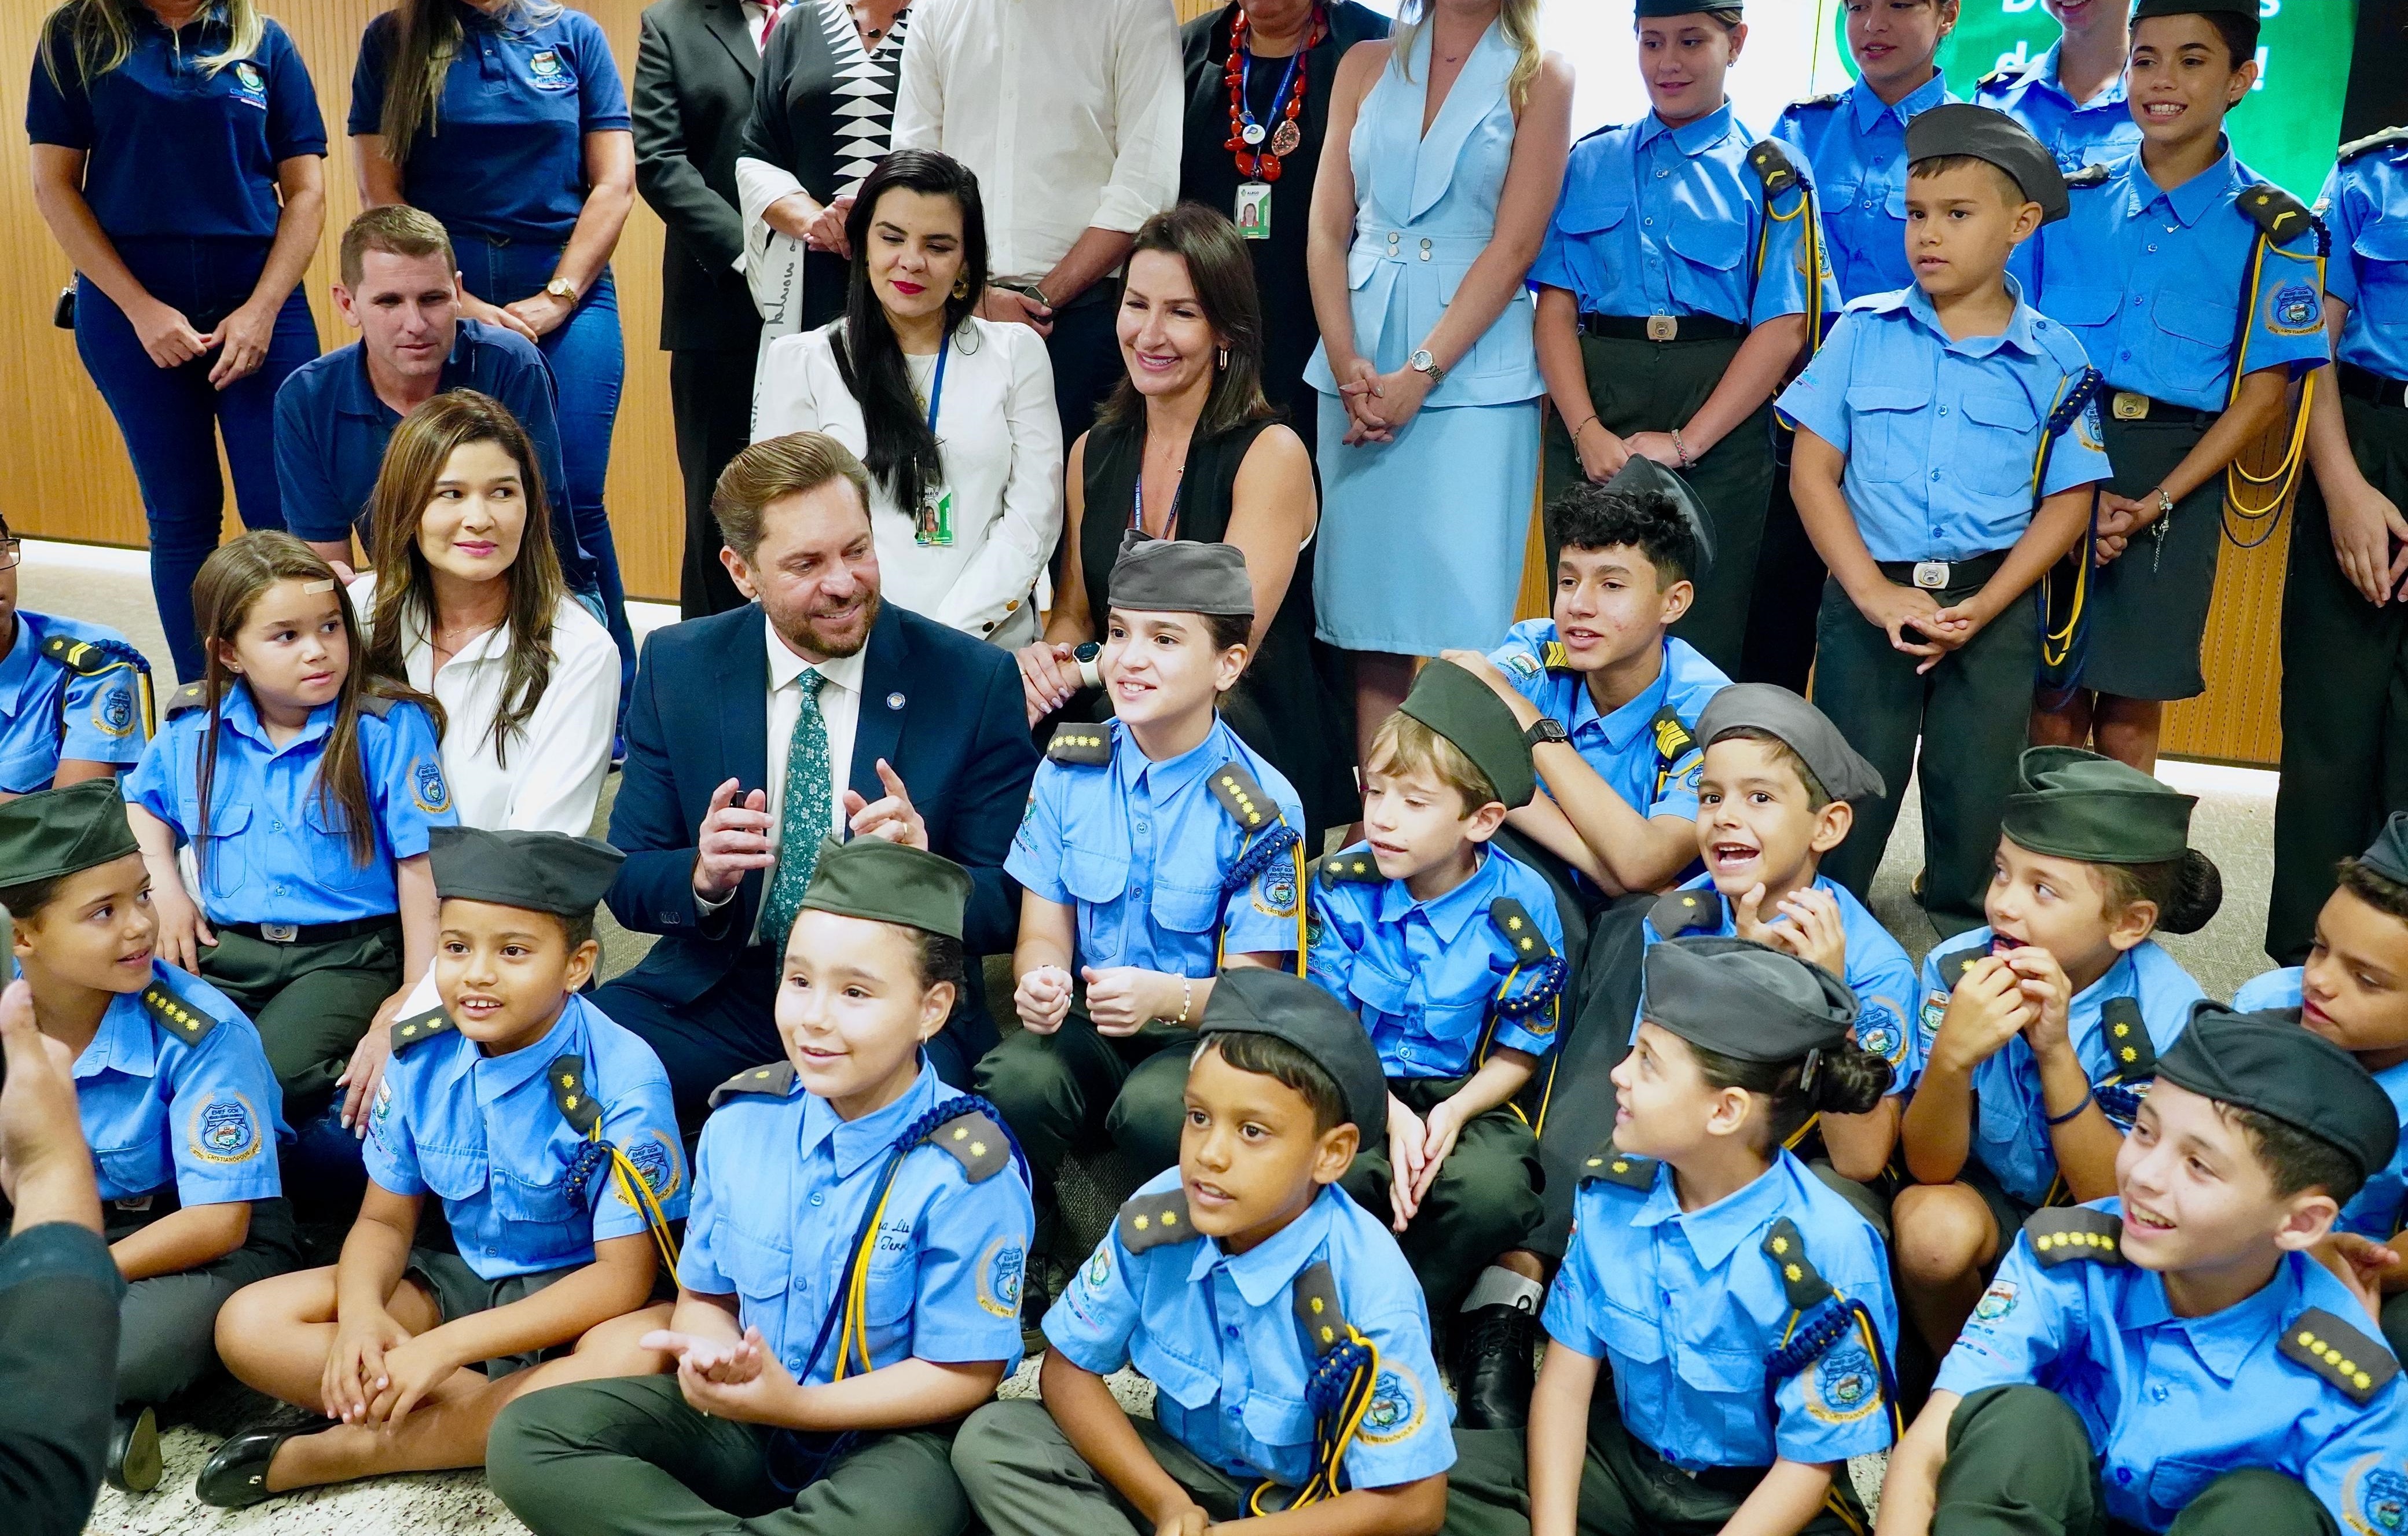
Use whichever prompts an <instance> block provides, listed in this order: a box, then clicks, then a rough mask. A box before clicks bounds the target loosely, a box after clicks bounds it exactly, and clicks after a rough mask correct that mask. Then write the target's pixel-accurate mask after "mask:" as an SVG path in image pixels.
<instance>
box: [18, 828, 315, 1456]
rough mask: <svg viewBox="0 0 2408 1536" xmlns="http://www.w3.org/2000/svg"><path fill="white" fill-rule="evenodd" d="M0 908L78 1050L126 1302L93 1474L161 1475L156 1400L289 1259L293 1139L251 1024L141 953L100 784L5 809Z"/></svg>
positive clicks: (293, 1249) (127, 847)
mask: <svg viewBox="0 0 2408 1536" xmlns="http://www.w3.org/2000/svg"><path fill="white" fill-rule="evenodd" d="M0 870H5V871H6V874H5V875H0V907H6V908H7V912H8V918H9V922H10V925H11V927H10V933H9V940H10V944H11V947H12V949H13V951H14V956H15V959H16V964H17V969H18V971H19V973H20V974H22V976H23V977H24V979H25V981H26V982H27V983H29V984H30V986H31V989H32V992H33V1005H34V1013H35V1018H36V1023H37V1024H38V1025H39V1026H40V1027H41V1030H42V1033H44V1034H45V1035H48V1036H49V1037H50V1038H51V1039H52V1040H55V1041H58V1042H59V1043H60V1044H62V1045H64V1046H65V1047H66V1048H67V1049H68V1050H70V1051H72V1052H74V1053H75V1057H76V1059H75V1088H76V1107H77V1110H78V1112H79V1116H80V1118H81V1121H82V1124H83V1136H84V1141H86V1142H87V1143H89V1144H90V1146H91V1147H92V1155H93V1169H94V1171H95V1172H96V1174H97V1175H98V1182H99V1186H100V1199H101V1207H102V1217H103V1222H104V1227H105V1235H106V1236H107V1237H108V1244H109V1253H110V1256H111V1257H112V1258H114V1259H115V1260H116V1263H117V1268H118V1270H119V1272H120V1273H122V1275H123V1276H124V1277H125V1279H126V1280H127V1281H128V1282H130V1284H129V1285H127V1286H126V1289H125V1298H124V1300H123V1301H122V1303H121V1304H120V1307H119V1316H120V1328H119V1333H118V1347H117V1390H116V1399H115V1400H116V1402H117V1404H118V1408H117V1419H116V1425H115V1428H114V1430H113V1432H112V1433H111V1435H110V1436H109V1441H108V1456H107V1459H106V1461H105V1462H104V1464H103V1470H104V1472H105V1474H106V1475H107V1477H108V1481H109V1482H111V1483H112V1484H114V1485H116V1486H118V1487H121V1488H124V1489H128V1490H130V1491H133V1492H148V1491H149V1490H150V1489H151V1488H153V1487H156V1486H158V1483H159V1477H160V1473H161V1471H162V1467H161V1462H160V1458H159V1431H158V1421H157V1418H156V1416H155V1414H154V1412H153V1405H154V1404H157V1403H161V1402H165V1401H166V1400H168V1399H169V1398H171V1397H173V1396H175V1395H176V1394H177V1393H179V1392H180V1391H182V1390H183V1389H184V1388H186V1387H188V1386H191V1385H193V1383H195V1382H197V1381H199V1380H200V1379H201V1377H202V1376H203V1375H204V1374H205V1373H207V1372H208V1371H210V1370H212V1369H213V1368H214V1367H215V1366H216V1364H217V1353H216V1350H215V1348H214V1347H213V1345H212V1342H211V1332H212V1330H213V1329H214V1328H215V1327H216V1325H217V1315H218V1308H219V1307H221V1306H222V1305H223V1304H224V1302H225V1300H226V1299H227V1298H228V1297H230V1296H232V1295H234V1294H235V1292H236V1291H237V1290H239V1289H240V1288H241V1287H243V1286H244V1285H249V1284H251V1282H252V1281H255V1280H261V1279H265V1277H267V1276H269V1275H273V1274H279V1273H281V1272H283V1271H284V1270H289V1269H291V1268H292V1267H293V1266H294V1264H296V1263H298V1262H299V1261H300V1252H299V1248H298V1246H297V1244H296V1242H295V1240H294V1229H293V1216H292V1212H291V1209H290V1208H289V1207H288V1206H287V1205H286V1204H285V1202H284V1199H283V1184H282V1181H281V1179H280V1177H279V1171H278V1168H277V1149H278V1144H279V1142H281V1141H289V1140H291V1138H292V1133H291V1132H290V1131H289V1130H287V1129H286V1128H285V1127H284V1121H283V1109H282V1104H283V1101H282V1097H281V1096H280V1095H279V1093H278V1092H277V1088H276V1078H275V1075H274V1074H273V1073H271V1072H270V1071H269V1070H268V1069H267V1058H266V1056H265V1055H264V1054H262V1052H261V1051H260V1048H259V1035H258V1033H257V1032H256V1031H255V1030H253V1029H252V1028H251V1021H250V1020H248V1019H246V1018H244V1017H243V1016H242V1013H241V1012H240V1011H239V1010H238V1009H236V1007H235V1006H234V1004H233V1003H232V1002H230V1001H228V1000H227V999H226V998H225V996H224V995H223V994H222V993H221V992H219V991H218V990H217V989H216V988H215V987H213V986H211V985H209V984H208V983H207V982H204V981H201V980H199V979H198V978H196V977H194V976H192V975H190V974H187V973H186V972H184V971H181V970H178V969H176V968H175V967H173V966H170V965H168V964H167V963H165V961H163V960H161V959H159V958H158V957H157V956H156V955H154V954H153V953H152V949H151V944H152V940H153V939H154V938H155V937H156V936H157V933H158V922H157V919H156V918H155V917H154V916H153V915H152V913H151V911H150V900H149V898H148V895H147V891H148V887H149V885H150V877H149V876H148V875H147V874H145V873H144V871H143V867H142V855H141V850H140V849H139V848H138V847H136V844H135V841H134V833H133V830H132V828H130V827H129V826H127V825H126V823H125V802H124V801H123V800H122V799H120V798H119V797H118V794H117V786H116V785H115V784H113V783H110V782H107V781H103V780H94V781H92V782H86V783H81V784H76V785H72V786H70V787H68V788H65V789H56V790H46V791H43V792H40V793H37V794H33V795H27V796H23V797H20V798H16V799H12V800H9V801H7V802H6V803H5V804H0Z"/></svg>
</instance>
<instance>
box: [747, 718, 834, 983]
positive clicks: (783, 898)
mask: <svg viewBox="0 0 2408 1536" xmlns="http://www.w3.org/2000/svg"><path fill="white" fill-rule="evenodd" d="M795 681H796V687H797V688H799V689H800V690H801V691H802V696H803V707H802V709H801V711H799V712H798V713H796V716H795V734H794V735H792V736H790V737H788V738H787V739H786V799H785V803H784V804H783V805H782V806H781V807H780V808H779V811H778V868H777V871H776V873H775V875H774V876H773V877H772V878H771V880H770V882H769V896H768V899H767V902H766V903H764V905H763V907H762V910H761V942H763V943H765V944H769V945H774V946H775V947H776V948H778V949H780V950H783V949H784V948H785V947H786V935H787V934H788V933H789V932H791V931H792V930H793V928H794V926H795V914H796V912H801V911H802V910H803V892H804V891H806V890H808V889H810V883H811V870H812V869H813V868H815V867H816V866H817V865H818V864H819V860H820V843H821V842H822V841H823V840H824V839H825V838H826V837H827V835H828V827H829V825H831V818H832V816H833V815H834V809H835V800H834V798H833V797H834V796H835V793H836V790H835V782H834V781H835V775H834V774H833V773H831V772H830V771H829V769H828V735H827V717H826V716H824V715H823V714H821V713H820V689H821V687H822V686H823V685H824V684H825V683H826V682H827V679H826V678H824V677H823V676H822V675H821V674H820V673H819V672H817V671H805V672H804V673H803V675H802V676H801V677H799V678H797V679H796V680H795Z"/></svg>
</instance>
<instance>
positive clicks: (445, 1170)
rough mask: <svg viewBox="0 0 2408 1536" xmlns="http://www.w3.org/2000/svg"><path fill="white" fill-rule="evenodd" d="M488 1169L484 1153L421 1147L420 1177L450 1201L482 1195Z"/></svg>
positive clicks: (430, 1187) (419, 1154) (419, 1156)
mask: <svg viewBox="0 0 2408 1536" xmlns="http://www.w3.org/2000/svg"><path fill="white" fill-rule="evenodd" d="M488 1171H489V1165H488V1164H487V1163H486V1161H485V1155H484V1154H483V1153H481V1152H453V1151H452V1150H450V1149H448V1148H444V1147H430V1146H421V1147H420V1148H419V1149H418V1176H419V1177H420V1178H421V1179H423V1180H424V1181H425V1184H426V1187H427V1188H429V1189H431V1190H433V1191H435V1193H437V1195H440V1196H442V1197H443V1198H444V1199H447V1200H465V1199H474V1198H475V1197H476V1196H478V1195H480V1194H482V1193H483V1192H484V1189H485V1181H486V1179H487V1177H488ZM505 1214H507V1213H505Z"/></svg>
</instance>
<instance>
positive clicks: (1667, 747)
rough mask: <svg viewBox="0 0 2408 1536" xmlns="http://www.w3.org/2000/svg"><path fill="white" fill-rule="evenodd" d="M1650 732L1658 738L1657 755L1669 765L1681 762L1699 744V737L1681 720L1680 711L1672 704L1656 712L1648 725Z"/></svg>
mask: <svg viewBox="0 0 2408 1536" xmlns="http://www.w3.org/2000/svg"><path fill="white" fill-rule="evenodd" d="M1647 729H1648V731H1649V732H1650V733H1651V734H1652V735H1654V737H1655V738H1656V756H1657V757H1659V758H1661V759H1662V760H1663V761H1664V762H1665V763H1667V764H1672V763H1677V762H1679V761H1680V760H1681V759H1682V758H1684V757H1685V756H1687V755H1688V754H1690V752H1691V751H1693V750H1694V749H1695V748H1696V747H1697V744H1698V739H1697V737H1696V736H1695V735H1694V734H1693V733H1692V732H1691V731H1690V729H1689V727H1688V725H1687V724H1686V723H1684V721H1683V720H1682V719H1681V715H1680V711H1677V710H1675V709H1673V708H1672V706H1670V704H1667V705H1665V706H1664V707H1663V708H1662V709H1660V710H1658V711H1656V718H1655V719H1653V720H1651V721H1649V722H1648V723H1647Z"/></svg>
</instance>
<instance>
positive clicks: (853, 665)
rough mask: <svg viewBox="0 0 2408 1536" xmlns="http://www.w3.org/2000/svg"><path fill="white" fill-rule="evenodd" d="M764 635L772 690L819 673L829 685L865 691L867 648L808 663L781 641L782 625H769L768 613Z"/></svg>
mask: <svg viewBox="0 0 2408 1536" xmlns="http://www.w3.org/2000/svg"><path fill="white" fill-rule="evenodd" d="M761 635H762V638H763V639H765V640H767V642H768V646H769V691H770V692H771V693H773V694H774V693H776V692H777V691H778V690H779V689H781V688H782V687H784V686H786V684H788V683H790V682H794V681H795V680H796V678H798V677H801V676H802V675H803V674H804V673H805V672H814V671H815V672H817V673H819V675H820V676H821V677H823V678H825V679H826V680H827V681H828V682H833V683H835V684H836V685H837V686H838V687H839V688H843V689H845V690H847V691H849V692H852V693H856V694H857V693H859V692H861V668H862V661H863V657H864V656H865V655H866V654H867V653H868V650H869V647H867V646H866V645H865V646H863V647H862V648H861V649H860V650H859V651H855V652H854V653H853V654H852V655H849V656H836V657H832V658H830V659H829V660H826V661H819V662H811V661H805V660H804V659H803V658H802V657H800V656H798V655H796V654H795V653H794V651H793V649H792V648H791V647H789V646H788V645H787V644H786V642H785V641H784V640H781V639H779V638H778V626H777V625H776V624H772V623H770V622H769V615H768V613H767V610H764V611H763V612H762V614H761Z"/></svg>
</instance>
